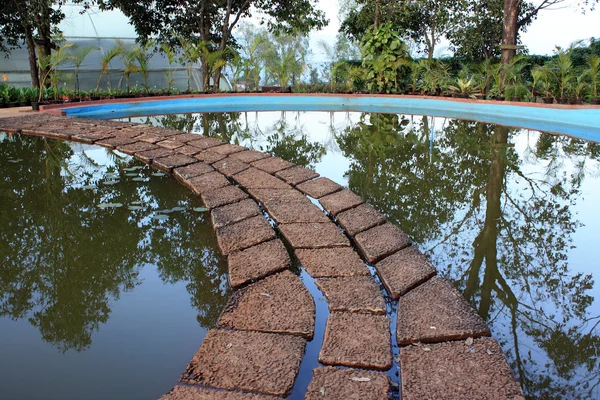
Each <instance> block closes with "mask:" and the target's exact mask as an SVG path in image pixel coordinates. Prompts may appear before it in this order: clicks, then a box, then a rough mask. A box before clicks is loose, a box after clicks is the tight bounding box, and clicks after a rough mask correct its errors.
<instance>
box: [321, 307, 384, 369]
mask: <svg viewBox="0 0 600 400" xmlns="http://www.w3.org/2000/svg"><path fill="white" fill-rule="evenodd" d="M319 362H320V363H322V364H325V365H341V366H345V367H356V368H364V369H377V370H387V369H389V368H390V367H391V366H392V346H391V343H390V320H389V319H388V317H386V316H385V315H371V314H357V313H345V312H333V313H331V314H329V318H328V319H327V326H326V328H325V338H324V340H323V347H321V353H320V354H319Z"/></svg>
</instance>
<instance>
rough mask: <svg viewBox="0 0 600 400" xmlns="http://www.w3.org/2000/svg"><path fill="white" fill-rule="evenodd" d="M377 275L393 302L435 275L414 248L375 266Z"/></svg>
mask: <svg viewBox="0 0 600 400" xmlns="http://www.w3.org/2000/svg"><path fill="white" fill-rule="evenodd" d="M375 269H376V270H377V274H379V276H380V277H381V280H382V281H383V285H384V286H385V288H386V289H387V291H388V293H389V294H390V296H391V297H392V299H394V300H398V298H400V296H402V295H404V294H405V293H407V292H408V291H409V290H411V289H413V288H415V287H417V286H418V285H420V284H422V283H423V282H425V281H427V280H428V279H429V278H431V277H432V276H434V275H435V274H436V269H435V267H434V266H433V265H432V264H431V263H430V262H429V260H428V259H427V257H425V255H423V253H421V252H420V251H419V250H418V249H417V248H416V247H415V246H409V247H407V248H405V249H403V250H400V251H399V252H397V253H394V254H392V255H391V256H389V257H387V258H384V259H383V260H381V261H379V262H378V263H377V264H375Z"/></svg>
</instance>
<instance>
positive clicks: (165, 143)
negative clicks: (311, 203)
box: [156, 139, 183, 150]
mask: <svg viewBox="0 0 600 400" xmlns="http://www.w3.org/2000/svg"><path fill="white" fill-rule="evenodd" d="M156 144H157V145H158V146H160V147H164V148H165V149H169V150H175V149H177V148H179V147H182V146H183V143H182V142H178V141H177V140H171V139H166V140H161V141H160V142H156Z"/></svg>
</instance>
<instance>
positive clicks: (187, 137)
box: [169, 133, 202, 143]
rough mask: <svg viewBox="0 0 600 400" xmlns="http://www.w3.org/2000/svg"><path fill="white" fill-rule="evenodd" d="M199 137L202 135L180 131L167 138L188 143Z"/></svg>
mask: <svg viewBox="0 0 600 400" xmlns="http://www.w3.org/2000/svg"><path fill="white" fill-rule="evenodd" d="M201 138H202V136H201V135H200V134H198V133H182V134H180V135H175V136H171V137H170V138H169V139H171V140H176V141H178V142H181V143H188V142H191V141H194V140H198V139H201Z"/></svg>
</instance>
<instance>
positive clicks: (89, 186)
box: [81, 185, 97, 190]
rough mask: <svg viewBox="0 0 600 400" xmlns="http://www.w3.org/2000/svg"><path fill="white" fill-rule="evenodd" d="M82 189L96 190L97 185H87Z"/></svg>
mask: <svg viewBox="0 0 600 400" xmlns="http://www.w3.org/2000/svg"><path fill="white" fill-rule="evenodd" d="M81 188H82V189H84V190H87V189H96V188H97V186H96V185H85V186H82V187H81Z"/></svg>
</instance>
